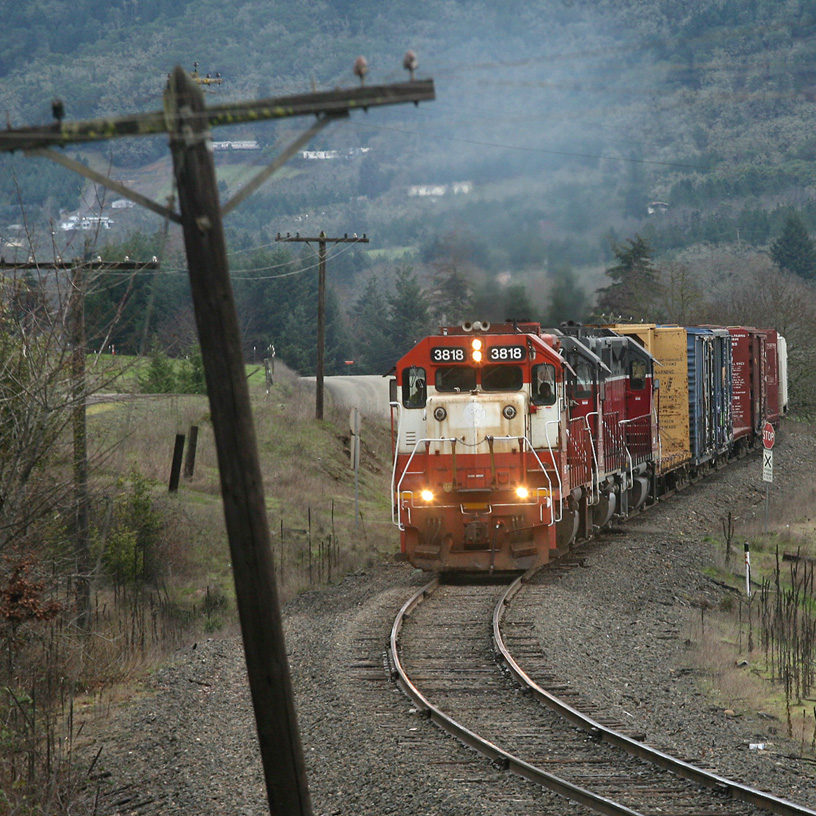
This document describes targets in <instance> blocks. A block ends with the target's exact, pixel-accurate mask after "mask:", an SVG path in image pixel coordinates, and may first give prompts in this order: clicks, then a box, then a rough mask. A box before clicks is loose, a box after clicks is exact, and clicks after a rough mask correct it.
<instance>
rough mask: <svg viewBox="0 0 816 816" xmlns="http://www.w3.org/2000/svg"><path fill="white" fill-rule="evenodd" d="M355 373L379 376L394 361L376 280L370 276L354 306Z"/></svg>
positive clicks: (387, 318) (387, 324)
mask: <svg viewBox="0 0 816 816" xmlns="http://www.w3.org/2000/svg"><path fill="white" fill-rule="evenodd" d="M352 322H353V325H354V330H355V370H356V372H357V373H358V374H382V373H383V372H385V371H388V370H389V369H390V368H391V366H392V365H393V363H394V362H395V361H396V359H397V354H396V352H395V351H394V339H393V336H392V331H391V328H392V327H391V324H390V320H389V314H388V305H387V304H386V301H385V297H384V296H383V293H382V289H381V287H380V282H379V279H378V278H377V276H376V275H372V276H371V277H370V278H369V279H368V281H367V282H366V285H365V288H364V289H363V291H362V293H361V295H360V297H359V298H357V301H356V303H355V304H354V314H353V317H352Z"/></svg>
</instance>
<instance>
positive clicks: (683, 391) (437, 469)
mask: <svg viewBox="0 0 816 816" xmlns="http://www.w3.org/2000/svg"><path fill="white" fill-rule="evenodd" d="M394 372H395V374H396V376H395V378H394V379H393V380H392V381H391V407H392V424H393V448H394V468H393V474H392V519H393V521H394V523H395V525H396V526H397V527H398V528H399V530H400V535H401V547H402V550H403V552H404V553H405V555H406V557H407V558H408V560H409V561H410V562H411V563H412V564H413V565H415V566H417V567H419V568H421V569H425V570H432V571H438V572H492V571H495V572H500V571H502V572H503V571H518V570H525V569H529V568H530V567H533V566H536V565H539V564H545V563H547V562H548V561H550V560H551V559H554V558H557V557H558V556H559V555H561V554H563V553H564V552H566V551H567V550H568V549H569V547H570V545H571V544H572V542H573V541H575V540H576V539H581V538H588V537H590V536H591V535H592V534H593V533H594V531H595V530H597V529H599V528H602V527H604V526H605V525H607V524H608V523H609V522H610V521H611V520H612V519H613V518H615V517H617V518H625V517H626V516H628V515H630V514H631V513H632V512H635V511H636V510H637V509H639V508H640V507H642V506H643V505H645V504H647V503H648V502H650V501H654V500H655V499H656V498H657V496H659V495H662V494H664V493H666V492H668V491H670V490H673V489H676V488H677V487H681V486H683V485H684V484H685V483H687V482H688V481H689V480H691V479H692V478H695V477H697V476H699V475H701V474H703V473H705V472H706V471H707V470H708V469H710V468H714V467H719V466H721V465H723V464H724V463H725V462H727V461H728V458H729V457H730V456H732V455H733V454H735V453H741V452H744V451H745V450H747V449H749V448H750V447H752V446H754V445H755V444H756V441H757V440H758V439H759V438H760V435H761V429H762V426H763V425H764V422H765V421H766V420H767V421H770V422H772V423H775V422H778V420H779V418H780V417H781V416H782V415H783V414H784V412H785V410H786V406H787V367H786V356H785V344H784V338H782V337H781V336H779V335H777V333H776V332H774V331H766V330H758V329H745V328H742V327H728V328H723V327H711V326H708V327H700V328H685V327H681V326H660V325H655V324H637V325H617V326H609V327H587V326H579V325H573V324H564V325H562V326H561V327H560V328H559V329H550V330H546V329H543V328H542V326H541V325H540V324H538V323H534V322H529V321H513V322H506V323H501V324H494V325H490V324H489V323H487V322H473V323H464V324H462V325H461V326H448V327H443V328H441V329H440V330H439V333H438V334H435V335H432V336H429V337H426V338H424V339H423V340H421V341H420V342H419V343H417V345H416V346H415V347H414V348H413V349H412V350H411V351H410V352H408V353H407V354H406V355H405V356H404V357H402V359H400V360H399V362H398V363H397V365H396V368H395V370H394Z"/></svg>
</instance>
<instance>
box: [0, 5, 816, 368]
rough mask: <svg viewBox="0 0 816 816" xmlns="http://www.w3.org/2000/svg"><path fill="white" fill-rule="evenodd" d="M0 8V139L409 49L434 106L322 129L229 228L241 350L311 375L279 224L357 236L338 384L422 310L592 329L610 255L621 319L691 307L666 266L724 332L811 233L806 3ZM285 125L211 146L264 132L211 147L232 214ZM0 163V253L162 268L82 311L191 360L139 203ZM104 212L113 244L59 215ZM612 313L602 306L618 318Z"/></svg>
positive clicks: (124, 165)
mask: <svg viewBox="0 0 816 816" xmlns="http://www.w3.org/2000/svg"><path fill="white" fill-rule="evenodd" d="M2 10H3V14H4V23H5V30H6V32H7V37H6V38H5V39H6V42H5V45H6V47H5V48H4V51H3V53H2V55H0V75H2V76H3V80H4V81H3V83H2V87H0V107H2V109H3V110H4V111H5V113H6V118H7V121H8V122H9V123H10V124H11V125H12V126H20V125H23V124H33V123H39V122H45V121H48V118H49V116H50V110H51V100H52V99H53V98H55V97H59V98H60V99H61V100H62V102H63V104H64V107H65V110H66V116H67V117H69V118H89V117H97V116H102V115H107V114H123V113H127V112H135V111H142V110H154V109H157V108H158V107H159V106H160V105H161V95H162V89H163V84H164V81H165V76H166V74H167V72H168V71H169V70H170V68H172V66H173V65H174V64H177V63H181V64H183V65H185V66H189V67H190V68H192V66H193V63H194V62H197V63H198V64H199V66H200V70H201V71H202V72H204V71H209V72H215V71H218V72H220V73H221V74H222V77H223V79H224V82H223V84H222V85H221V86H218V87H215V88H208V89H207V91H208V97H207V101H208V102H210V101H213V102H215V101H219V102H220V101H234V100H239V99H252V98H258V97H268V96H275V95H286V94H290V93H298V92H303V91H308V90H309V89H311V88H331V87H336V86H343V85H346V86H348V85H351V84H353V83H355V82H357V79H356V78H355V77H354V76H353V74H352V71H351V66H352V64H353V62H354V59H355V57H356V56H358V55H360V54H363V55H365V56H366V58H367V59H368V64H369V74H368V77H367V81H368V82H370V83H377V82H398V81H401V80H402V79H404V78H407V76H406V74H405V73H404V72H403V70H402V68H401V59H402V54H403V52H404V50H405V49H407V48H411V49H413V50H414V51H415V52H416V53H417V54H418V56H419V69H418V75H419V76H430V77H433V79H434V81H435V85H436V89H437V99H436V100H435V101H434V102H431V103H423V104H422V105H420V106H418V107H414V106H396V107H393V108H388V109H378V110H371V111H368V112H367V113H362V112H360V113H359V115H354V116H352V117H350V118H349V120H348V121H347V122H344V123H341V124H337V125H335V126H332V127H330V128H328V129H327V130H325V131H324V132H323V133H322V134H321V135H320V136H319V137H317V138H316V139H315V140H314V142H313V143H312V145H310V147H311V148H313V149H314V150H316V151H318V150H319V151H332V153H331V157H330V158H325V156H326V155H328V154H326V153H324V154H322V155H323V156H324V159H323V160H316V159H314V158H313V159H311V160H309V159H307V158H306V157H304V156H302V155H300V156H298V157H296V158H295V159H294V160H292V161H291V162H289V163H288V164H287V166H286V168H285V169H284V171H283V172H282V173H280V174H279V175H278V176H277V177H276V178H275V179H274V180H273V181H272V182H271V183H269V184H267V185H266V186H265V187H264V188H262V190H261V191H260V192H259V193H258V194H256V195H254V196H253V197H251V198H250V199H249V200H248V201H246V202H245V203H244V204H242V206H241V207H240V208H239V209H238V210H237V211H236V212H235V213H233V214H231V215H230V216H229V217H228V218H227V221H226V227H227V230H228V233H229V241H230V247H231V251H232V258H231V266H232V272H233V276H234V283H235V290H236V299H237V302H238V305H239V310H240V314H241V319H242V322H243V328H244V332H245V343H246V349H247V356H248V357H249V356H250V355H251V354H253V353H257V349H259V348H266V347H267V346H269V345H270V344H273V345H275V347H276V349H277V351H278V353H279V354H280V355H282V356H283V357H284V359H286V360H287V361H288V362H290V364H291V365H293V367H295V368H296V369H297V370H299V371H302V372H303V373H311V372H312V371H313V366H314V360H315V352H314V349H313V347H312V341H313V335H314V328H313V323H314V318H313V315H314V313H315V298H316V282H315V275H314V274H312V271H313V270H314V269H315V268H316V257H315V249H314V247H306V246H304V247H302V251H297V252H293V251H289V249H288V248H284V245H281V244H276V242H275V236H276V235H277V233H279V232H283V233H286V232H293V233H294V232H295V231H300V232H303V233H305V234H308V233H309V231H311V230H315V232H318V231H320V230H325V231H326V232H327V233H328V234H332V233H337V234H340V235H342V234H346V233H351V232H356V233H359V234H363V233H366V234H367V235H368V236H369V237H370V239H371V242H370V243H369V244H367V245H366V246H365V247H364V246H363V245H359V246H352V247H348V246H344V245H337V247H336V248H334V249H333V250H332V251H331V252H330V253H329V259H328V269H329V282H330V287H331V289H332V293H331V297H330V303H329V336H328V343H329V348H328V353H327V364H328V366H329V368H330V370H331V371H332V372H340V371H343V370H346V369H345V368H344V363H345V362H346V361H348V360H352V359H353V360H355V366H358V370H359V371H360V372H361V373H363V372H371V373H375V372H376V373H379V372H381V371H383V370H387V369H388V368H389V367H390V364H391V363H392V362H393V359H394V357H395V355H398V354H399V353H400V351H401V349H402V348H404V346H405V344H410V343H411V342H412V341H413V340H414V339H415V338H416V336H418V335H420V334H421V333H422V332H423V331H425V330H426V329H427V328H428V327H429V326H432V325H433V324H434V323H435V322H438V321H455V320H460V319H463V318H464V317H473V316H477V315H478V316H480V317H484V318H489V319H494V320H495V319H500V318H504V317H508V316H524V317H532V318H537V319H539V320H541V321H543V322H545V323H548V324H552V325H556V324H557V323H558V322H560V321H561V320H564V319H585V318H588V317H591V316H593V315H594V316H596V317H597V316H599V313H600V312H602V311H603V309H601V306H603V304H604V302H605V301H604V298H603V296H602V292H603V290H604V289H605V288H606V287H607V286H608V285H609V283H610V279H609V275H608V271H609V270H615V269H617V268H618V267H619V261H620V258H621V254H622V253H623V254H624V255H625V253H626V252H627V251H628V250H627V248H628V247H629V246H630V243H629V242H638V241H641V242H643V245H644V246H645V247H647V248H648V254H649V258H650V262H652V263H654V265H655V269H656V270H657V276H656V278H655V283H656V284H659V286H657V285H656V286H653V287H652V288H651V294H652V296H653V297H652V301H653V302H651V303H650V304H649V309H650V311H649V313H648V314H640V315H639V316H640V317H642V318H644V319H654V320H658V319H674V320H678V319H681V318H683V317H684V314H685V313H684V314H680V315H678V313H677V311H676V300H677V294H676V289H677V280H678V276H679V278H680V279H682V281H683V287H681V288H684V291H685V290H686V289H688V288H689V287H691V288H693V289H694V291H695V292H696V295H695V296H694V298H692V300H693V302H695V303H697V304H698V307H699V308H698V309H697V312H698V313H699V316H700V317H701V318H702V317H705V318H706V319H711V320H719V321H725V320H727V319H730V316H729V315H728V314H720V315H718V314H717V313H716V309H717V308H718V307H719V306H721V305H722V304H729V303H732V302H733V298H732V297H729V296H728V295H724V294H723V292H722V288H723V286H724V285H725V281H727V280H733V281H737V280H738V279H739V280H741V279H742V278H741V277H740V276H739V274H738V273H739V272H740V271H741V270H744V269H745V268H746V265H748V266H751V267H753V266H754V265H760V266H761V265H762V263H763V262H764V263H765V264H766V265H767V268H768V269H769V270H770V271H772V272H778V271H780V270H781V269H784V267H780V266H779V264H778V263H775V262H774V260H773V258H772V257H771V255H770V247H771V245H772V243H773V242H774V241H778V240H779V239H780V236H782V235H783V231H784V230H785V229H786V225H788V224H789V222H790V220H791V219H792V218H793V219H796V221H797V222H798V223H799V224H800V225H801V227H802V229H803V230H804V232H805V236H806V237H807V236H808V235H809V233H810V232H811V231H812V230H814V229H816V202H814V198H813V194H812V189H813V184H814V180H816V161H815V160H816V139H814V137H813V135H812V134H813V132H814V129H813V127H812V123H813V119H814V113H813V105H812V101H813V96H814V95H816V70H814V69H813V67H812V66H813V55H814V50H816V39H815V36H816V2H814V0H787V1H786V2H783V3H779V2H771V0H751V1H750V2H744V1H743V0H708V1H707V2H704V3H696V2H695V3H691V2H677V0H656V1H655V2H650V3H646V2H643V0H596V1H595V2H591V3H590V2H586V3H575V2H572V1H571V0H563V1H562V2H560V3H551V4H530V3H522V2H516V0H511V2H508V3H504V4H500V5H497V4H493V3H485V2H461V1H459V2H457V1H456V0H444V2H443V0H430V2H428V3H423V4H421V6H418V5H416V4H408V3H404V2H391V3H388V4H385V5H383V4H382V3H374V2H355V3H351V2H349V0H324V1H323V2H316V3H314V2H313V3H305V2H297V3H294V4H291V3H290V4H283V3H280V2H278V1H277V0H273V2H266V3H263V4H262V3H260V2H258V0H231V1H228V2H218V3H216V2H213V0H200V1H199V2H197V3H190V2H186V1H185V0H181V2H175V3H168V2H165V0H113V2H106V3H101V2H99V1H98V0H78V1H77V2H76V3H74V4H72V5H71V6H70V8H69V7H63V6H61V5H59V4H55V3H51V2H39V1H38V2H32V3H26V4H12V3H10V2H7V1H6V2H3V3H2ZM209 94H211V95H209ZM305 126H306V123H305V122H300V121H297V120H285V121H278V122H276V123H260V124H258V125H252V126H248V125H247V126H241V127H233V128H223V129H219V130H218V131H217V132H216V133H215V134H214V139H223V140H229V139H245V140H251V141H252V142H254V143H257V150H253V151H251V152H249V153H246V154H241V155H239V154H238V153H237V151H232V152H230V151H228V150H227V151H221V152H218V153H217V154H216V156H217V163H218V170H219V179H220V181H219V188H220V190H221V193H222V195H223V196H224V198H225V199H226V198H228V197H229V196H230V195H232V194H234V193H235V192H236V191H237V190H238V189H240V187H241V186H242V185H243V184H245V183H246V182H247V181H248V179H249V178H251V176H252V174H253V173H254V172H256V171H257V170H258V169H259V166H261V165H263V164H264V163H266V162H269V161H271V160H272V158H274V156H276V155H277V154H278V153H279V152H280V150H281V149H282V148H283V147H284V146H285V145H286V144H287V143H289V142H290V141H291V140H292V139H293V138H294V137H295V136H296V135H297V134H298V133H300V132H301V130H302V129H303V128H304V127H305ZM68 153H69V155H72V156H75V157H76V158H78V159H80V160H81V161H83V162H85V163H87V164H89V165H91V166H93V167H95V168H97V169H101V170H104V171H105V172H108V173H110V174H111V175H112V176H113V177H114V178H117V179H119V180H123V181H125V182H127V183H129V184H131V185H132V186H133V187H134V188H135V189H137V190H139V191H140V192H143V193H147V194H149V195H151V196H152V197H154V198H156V199H158V200H163V199H164V198H165V197H166V196H167V195H168V194H170V193H171V192H172V190H171V189H170V171H169V158H168V151H167V146H166V140H165V139H162V138H158V137H151V138H145V139H122V140H117V141H116V142H112V143H109V144H105V145H103V146H98V145H97V146H87V145H76V146H72V147H71V148H69V149H68ZM0 171H2V172H0V240H3V242H4V246H3V249H2V253H3V255H4V256H6V257H11V258H20V257H24V256H33V257H36V258H37V259H39V260H42V261H43V262H47V259H48V258H49V257H53V256H54V255H55V254H56V255H60V256H61V257H72V256H73V257H80V256H81V255H82V254H83V253H90V252H93V253H94V255H96V253H99V254H100V255H101V256H102V257H104V258H105V259H110V260H115V259H116V258H119V257H122V256H123V255H125V254H127V255H129V256H131V257H135V258H144V259H149V258H150V257H152V256H153V255H157V256H159V257H160V259H161V262H162V270H161V272H160V273H159V274H157V275H147V276H142V278H141V279H137V280H133V281H124V280H118V279H113V280H111V279H108V280H105V281H102V280H100V281H97V286H96V288H95V291H94V292H93V293H92V294H91V296H90V299H89V314H90V315H91V318H92V321H93V320H96V325H97V329H98V334H100V336H103V337H105V338H107V341H108V342H114V343H115V344H116V345H117V346H118V347H120V348H122V349H124V350H127V351H139V350H141V351H144V350H145V348H146V346H149V345H151V344H153V343H154V342H157V343H159V344H160V345H161V346H162V347H163V348H165V349H166V350H167V351H168V353H171V354H183V353H186V351H187V350H188V349H189V348H190V347H191V346H192V345H194V343H195V340H194V335H193V334H192V329H191V327H192V321H191V318H190V306H189V297H188V291H187V285H186V282H185V276H186V269H185V261H184V257H183V253H182V252H181V250H180V239H179V236H178V234H177V232H176V231H175V229H174V228H170V229H169V230H168V229H166V227H167V225H164V224H162V223H160V219H158V217H157V216H153V215H150V214H147V213H145V212H140V211H139V210H138V208H135V209H128V210H119V211H112V210H111V209H110V206H111V201H110V198H111V197H110V196H107V197H106V196H105V194H104V191H101V189H99V188H96V189H95V188H92V187H90V186H89V185H87V184H82V183H81V180H79V179H78V177H77V176H75V175H73V174H71V173H69V172H68V171H66V170H64V169H63V168H61V167H59V166H57V165H51V164H50V163H49V162H46V161H44V160H42V159H33V158H26V157H21V156H12V157H2V158H0ZM102 211H104V212H105V213H107V214H108V215H111V216H112V218H113V220H112V225H113V228H112V229H111V230H110V231H107V230H99V231H98V232H96V233H81V232H78V231H76V230H73V231H68V230H62V229H60V228H59V226H58V225H59V224H60V223H61V221H64V219H65V217H66V216H67V215H68V214H70V213H74V214H80V215H83V214H87V213H98V212H102ZM729 258H731V261H729V260H728V259H729ZM746 259H747V260H746ZM715 268H716V269H719V270H723V269H724V268H725V269H726V271H725V272H722V271H721V272H720V274H717V275H715ZM797 274H798V275H799V276H800V277H805V278H807V277H809V276H810V272H808V271H807V269H806V270H805V271H804V273H803V272H802V270H799V271H798V273H797ZM613 281H614V278H613ZM715 284H716V285H715ZM599 292H601V295H599V294H598V293H599ZM681 299H682V300H683V303H684V304H685V305H684V310H685V312H688V308H689V307H688V302H687V301H688V298H687V297H686V296H684V297H683V298H681ZM607 300H608V299H607ZM658 301H659V302H658ZM615 302H616V303H618V305H621V304H620V303H619V299H618V300H616V301H615ZM146 304H150V308H148V309H145V305H146ZM699 304H707V308H706V309H703V308H702V307H701V306H699ZM607 305H609V304H608V303H607ZM625 305H626V304H623V305H621V308H620V309H618V311H619V312H620V314H621V316H624V317H627V316H630V317H631V316H634V314H627V313H626V312H627V309H626V308H624V307H625ZM628 311H629V312H634V311H635V310H634V309H633V308H630V309H629V310H628ZM114 315H118V316H119V318H121V319H120V320H119V325H118V326H117V327H116V328H115V329H114V330H113V333H112V334H111V331H110V330H109V328H108V322H109V320H110V318H111V317H112V316H114ZM363 316H365V319H361V318H362V317H363ZM405 320H409V321H410V322H409V323H408V324H404V323H403V322H402V321H405ZM91 325H94V324H93V323H92V324H91ZM372 349H376V352H375V351H372Z"/></svg>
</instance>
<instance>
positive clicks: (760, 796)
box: [392, 567, 816, 816]
mask: <svg viewBox="0 0 816 816" xmlns="http://www.w3.org/2000/svg"><path fill="white" fill-rule="evenodd" d="M541 569H542V568H541V567H535V568H534V569H532V570H529V571H528V572H525V573H524V574H523V575H521V576H519V577H518V578H516V580H515V581H513V583H512V584H510V586H509V587H508V588H507V590H506V591H505V592H504V594H503V595H502V597H501V598H500V599H499V601H498V603H497V604H496V606H495V608H494V610H493V644H494V647H495V649H496V651H497V653H498V654H499V655H500V656H501V658H502V660H503V661H504V663H505V665H506V666H507V668H508V669H509V671H510V673H511V674H512V675H513V677H515V679H516V680H517V681H518V682H519V683H520V684H521V685H522V686H525V687H526V688H528V689H530V691H531V693H532V694H533V695H534V696H535V697H536V698H537V699H538V700H539V701H540V702H542V703H544V704H545V705H546V706H548V707H549V708H551V709H553V710H555V711H557V712H558V713H559V714H560V715H561V716H562V717H564V718H565V719H566V720H568V721H569V722H570V723H572V724H573V725H575V726H577V727H579V728H581V729H583V730H585V731H587V732H589V733H590V734H591V735H592V736H593V738H594V739H597V740H601V741H605V742H608V743H609V744H610V745H614V746H615V747H617V748H620V749H622V750H624V751H626V752H627V753H629V754H632V755H633V756H635V757H638V758H639V759H642V760H644V761H646V762H649V763H651V764H653V765H656V766H658V767H660V768H663V769H664V770H668V771H671V772H672V773H674V774H676V775H677V776H680V777H683V778H684V779H688V780H690V781H693V782H696V783H697V784H699V785H703V786H704V787H707V788H712V789H714V790H717V791H718V792H720V793H722V794H723V795H724V796H730V797H731V798H732V799H734V800H737V801H741V802H745V803H747V804H750V805H753V806H754V807H758V808H760V809H762V810H767V811H769V812H770V813H776V814H780V816H804V814H810V816H816V811H814V810H811V809H810V808H807V807H805V806H803V805H797V804H795V803H793V802H790V801H788V800H786V799H781V798H779V797H777V796H773V795H772V794H770V793H765V792H763V791H760V790H757V789H755V788H751V787H749V786H747V785H742V784H740V783H739V782H734V781H733V780H730V779H726V778H725V777H722V776H718V775H717V774H713V773H710V772H708V771H705V770H703V769H702V768H698V767H696V766H694V765H690V764H689V763H687V762H683V761H682V760H680V759H676V758H675V757H672V756H669V755H668V754H665V753H663V752H662V751H659V750H657V749H656V748H652V747H651V746H648V745H646V744H645V743H642V742H638V741H637V740H634V739H632V738H630V737H627V736H625V735H624V734H621V733H620V732H618V731H615V730H614V729H612V728H609V727H607V726H605V725H601V723H599V722H598V721H597V720H594V719H592V718H591V717H589V716H587V715H586V714H582V713H581V712H580V711H578V710H577V709H575V708H573V707H572V706H570V705H569V704H567V703H565V702H564V701H563V700H560V699H559V698H558V697H556V696H555V695H553V694H550V692H548V691H546V690H545V689H543V688H542V687H541V686H539V685H538V684H537V683H536V682H535V681H534V680H533V679H532V678H530V677H529V675H527V674H526V673H525V672H524V670H523V669H522V668H521V667H520V666H519V664H518V663H517V662H516V661H515V659H514V658H513V656H512V655H511V654H510V651H509V650H508V648H507V646H506V644H505V643H504V640H503V638H502V634H501V621H502V618H503V617H504V613H505V611H506V610H507V608H508V606H509V605H510V602H511V600H512V599H513V598H514V597H515V596H516V595H517V594H518V593H519V592H520V591H521V589H522V588H523V587H524V586H525V585H526V584H527V583H529V581H530V579H531V578H532V577H533V575H534V574H535V573H536V572H538V571H539V570H541ZM392 637H393V635H392Z"/></svg>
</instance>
